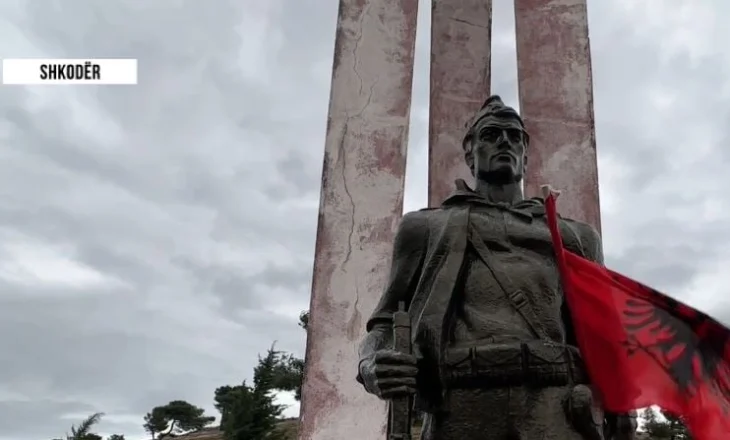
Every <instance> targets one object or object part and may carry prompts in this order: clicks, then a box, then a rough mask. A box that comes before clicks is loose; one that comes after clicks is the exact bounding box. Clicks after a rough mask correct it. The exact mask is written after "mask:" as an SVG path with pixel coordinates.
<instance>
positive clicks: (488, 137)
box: [462, 95, 530, 184]
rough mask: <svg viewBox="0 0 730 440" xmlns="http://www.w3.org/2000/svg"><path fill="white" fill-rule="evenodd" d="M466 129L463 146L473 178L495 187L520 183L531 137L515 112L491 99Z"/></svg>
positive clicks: (491, 97)
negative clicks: (493, 184)
mask: <svg viewBox="0 0 730 440" xmlns="http://www.w3.org/2000/svg"><path fill="white" fill-rule="evenodd" d="M467 127H468V131H467V133H466V136H464V141H463V143H462V146H463V147H464V157H465V158H466V163H467V165H469V168H470V169H471V172H472V174H473V175H474V176H475V177H477V178H478V179H480V180H486V181H487V182H490V183H495V184H507V183H513V182H520V181H521V180H522V177H523V176H524V174H525V166H526V164H527V157H526V152H527V146H528V145H529V143H530V137H529V135H528V134H527V131H525V125H524V123H523V122H522V118H521V117H520V115H519V114H518V113H517V111H516V110H515V109H513V108H512V107H508V106H506V105H504V103H503V102H502V99H501V98H500V97H499V96H497V95H492V96H490V97H489V98H487V100H486V102H485V103H484V105H483V106H482V108H481V109H480V110H479V111H478V112H477V114H476V115H475V116H474V117H473V118H472V120H471V121H470V122H469V124H468V125H467Z"/></svg>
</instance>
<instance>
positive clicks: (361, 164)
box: [299, 0, 418, 440]
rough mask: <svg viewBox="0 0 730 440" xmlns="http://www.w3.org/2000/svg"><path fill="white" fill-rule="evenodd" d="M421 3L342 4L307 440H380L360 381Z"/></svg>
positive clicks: (397, 204)
mask: <svg viewBox="0 0 730 440" xmlns="http://www.w3.org/2000/svg"><path fill="white" fill-rule="evenodd" d="M417 7H418V1H417V0H397V1H396V0H368V1H366V0H340V8H339V15H338V23H337V35H336V42H335V58H334V64H333V73H332V90H331V95H330V108H329V118H328V121H327V137H326V142H325V156H324V167H323V170H322V192H321V199H320V212H319V225H318V229H317V241H316V255H315V263H314V275H313V282H312V300H311V306H310V327H309V335H308V336H309V337H308V339H307V353H306V371H305V380H304V386H303V400H302V409H301V416H300V430H299V439H300V440H342V439H346V438H350V437H352V436H353V435H355V436H356V437H357V439H358V440H381V439H382V438H383V437H384V435H385V427H386V418H385V415H386V406H385V404H384V403H383V402H382V401H379V400H378V399H376V398H375V397H372V396H370V395H368V394H367V393H365V391H364V390H363V388H362V386H361V385H360V384H358V383H357V382H356V381H355V376H356V374H357V364H358V354H357V347H358V343H359V341H360V339H361V338H362V335H363V332H364V330H365V329H364V326H363V317H367V316H368V315H370V313H371V312H372V309H373V308H374V307H375V304H376V302H377V300H378V298H379V297H380V295H381V294H382V289H383V287H384V285H385V281H386V277H387V276H388V270H389V265H390V254H391V251H392V242H393V238H394V234H395V229H396V226H397V223H398V221H399V220H400V217H401V210H402V206H403V184H404V177H405V161H406V149H407V136H408V121H409V113H410V104H411V89H412V78H413V76H412V75H413V55H414V46H415V34H416V15H417Z"/></svg>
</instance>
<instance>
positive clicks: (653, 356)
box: [543, 187, 730, 440]
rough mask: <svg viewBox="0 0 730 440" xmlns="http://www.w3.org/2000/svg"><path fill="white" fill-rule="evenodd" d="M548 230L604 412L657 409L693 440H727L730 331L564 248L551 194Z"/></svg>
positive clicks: (729, 434) (729, 427)
mask: <svg viewBox="0 0 730 440" xmlns="http://www.w3.org/2000/svg"><path fill="white" fill-rule="evenodd" d="M543 190H544V191H545V192H546V197H545V204H546V211H547V220H548V226H549V227H550V234H551V236H552V240H553V245H554V246H555V251H556V256H557V262H558V267H559V270H560V275H561V279H562V284H563V289H564V292H565V297H566V301H567V303H568V307H569V308H570V310H571V315H572V318H573V324H574V327H575V334H576V338H577V340H578V345H579V347H580V351H581V354H582V356H583V359H584V362H585V364H586V368H587V370H588V374H589V375H590V378H591V382H592V383H593V386H594V387H595V389H596V390H597V391H598V392H599V393H600V398H601V399H602V402H603V405H604V408H605V409H606V410H607V411H610V412H614V413H626V412H628V411H630V410H635V409H639V408H644V407H647V406H651V405H658V406H660V407H662V408H663V409H665V410H666V411H668V412H670V413H673V414H675V415H677V416H680V417H682V418H683V420H684V421H685V423H686V425H687V428H688V429H689V430H690V432H692V434H693V436H694V438H695V439H696V440H722V439H730V346H729V342H730V330H728V329H727V328H726V327H724V326H723V325H722V324H720V323H719V322H717V321H715V320H714V319H712V318H710V317H709V316H707V315H705V314H703V313H701V312H699V311H697V310H694V309H693V308H691V307H689V306H687V305H685V304H682V303H680V302H679V301H677V300H675V299H672V298H670V297H668V296H666V295H664V294H662V293H660V292H657V291H656V290H654V289H652V288H650V287H647V286H645V285H643V284H641V283H639V282H637V281H634V280H632V279H630V278H628V277H626V276H624V275H621V274H619V273H616V272H614V271H612V270H609V269H607V268H605V267H603V266H601V265H599V264H597V263H594V262H592V261H589V260H586V259H585V258H582V257H580V256H578V255H576V254H574V253H572V252H570V251H568V250H567V249H565V248H564V247H563V244H562V240H561V237H560V232H559V228H558V220H557V219H558V217H557V212H556V208H555V199H556V196H557V194H556V193H555V192H553V191H552V190H550V188H549V187H543Z"/></svg>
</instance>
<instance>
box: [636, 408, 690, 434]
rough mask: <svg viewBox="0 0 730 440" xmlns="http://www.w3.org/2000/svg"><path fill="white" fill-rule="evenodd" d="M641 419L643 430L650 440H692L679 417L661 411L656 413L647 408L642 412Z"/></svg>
mask: <svg viewBox="0 0 730 440" xmlns="http://www.w3.org/2000/svg"><path fill="white" fill-rule="evenodd" d="M660 415H661V417H660ZM642 418H643V419H644V430H645V431H646V432H647V434H649V438H650V439H651V440H692V436H691V435H690V433H689V431H688V430H687V427H686V426H685V424H684V422H683V421H682V418H681V417H677V416H675V415H673V414H671V413H669V412H667V411H664V410H661V409H660V410H659V413H657V411H655V410H654V409H652V408H647V409H645V410H644V411H643V412H642Z"/></svg>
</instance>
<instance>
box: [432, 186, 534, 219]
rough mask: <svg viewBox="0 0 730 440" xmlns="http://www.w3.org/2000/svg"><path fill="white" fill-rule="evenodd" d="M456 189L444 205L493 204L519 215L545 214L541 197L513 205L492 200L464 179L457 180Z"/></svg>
mask: <svg viewBox="0 0 730 440" xmlns="http://www.w3.org/2000/svg"><path fill="white" fill-rule="evenodd" d="M455 183H456V191H454V192H452V193H451V195H449V197H447V198H446V200H444V202H443V203H442V204H441V206H442V207H444V208H447V207H453V206H464V205H472V206H491V207H496V208H499V209H504V210H507V211H510V212H513V213H515V214H517V215H520V216H523V217H528V218H530V219H532V218H533V217H540V216H543V215H545V201H544V200H543V199H541V198H540V197H533V198H531V199H525V200H522V201H519V202H517V203H515V204H513V205H509V204H507V203H494V202H490V201H488V200H487V199H485V198H484V197H483V196H481V195H480V194H479V193H477V192H476V191H474V190H473V189H471V188H469V186H468V185H467V184H466V182H465V181H464V180H463V179H457V180H456V182H455Z"/></svg>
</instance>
